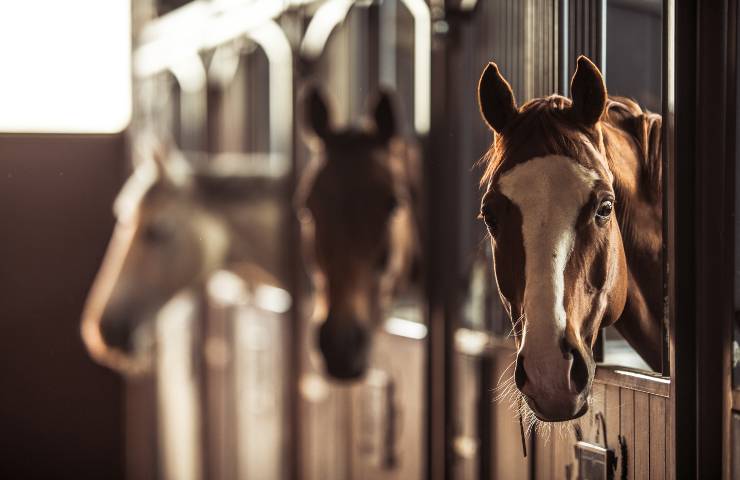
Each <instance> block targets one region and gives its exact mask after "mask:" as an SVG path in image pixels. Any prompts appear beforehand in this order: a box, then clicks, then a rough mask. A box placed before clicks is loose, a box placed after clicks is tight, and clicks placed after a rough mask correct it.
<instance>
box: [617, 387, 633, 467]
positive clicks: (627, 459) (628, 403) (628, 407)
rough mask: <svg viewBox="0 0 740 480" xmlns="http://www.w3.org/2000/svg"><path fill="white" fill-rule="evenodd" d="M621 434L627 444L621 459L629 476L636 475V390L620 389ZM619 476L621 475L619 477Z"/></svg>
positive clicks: (620, 461)
mask: <svg viewBox="0 0 740 480" xmlns="http://www.w3.org/2000/svg"><path fill="white" fill-rule="evenodd" d="M619 404H620V412H619V434H620V435H621V436H622V441H623V442H624V444H625V447H626V448H625V451H626V455H625V456H624V458H620V459H619V463H620V464H621V467H620V468H622V469H623V470H622V471H623V472H625V471H626V473H627V478H637V477H635V392H634V391H632V390H629V389H626V388H620V389H619ZM617 478H619V477H617Z"/></svg>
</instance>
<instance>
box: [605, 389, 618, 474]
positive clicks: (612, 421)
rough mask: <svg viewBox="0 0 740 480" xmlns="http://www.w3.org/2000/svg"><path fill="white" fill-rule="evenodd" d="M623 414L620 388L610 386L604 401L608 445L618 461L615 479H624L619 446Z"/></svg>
mask: <svg viewBox="0 0 740 480" xmlns="http://www.w3.org/2000/svg"><path fill="white" fill-rule="evenodd" d="M621 412H622V402H621V399H620V388H619V387H617V386H616V385H608V386H607V387H606V396H605V399H604V417H605V420H606V445H607V447H608V448H611V449H612V450H614V454H615V456H616V459H617V466H616V467H617V468H616V471H615V474H614V478H622V452H621V449H620V445H619V437H620V433H621V432H620V422H621Z"/></svg>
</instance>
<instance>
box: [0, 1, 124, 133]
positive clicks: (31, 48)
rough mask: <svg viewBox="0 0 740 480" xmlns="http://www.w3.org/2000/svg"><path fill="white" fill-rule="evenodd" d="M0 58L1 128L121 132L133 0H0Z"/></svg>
mask: <svg viewBox="0 0 740 480" xmlns="http://www.w3.org/2000/svg"><path fill="white" fill-rule="evenodd" d="M0 65H2V73H1V74H0V132H49V133H115V132H120V131H121V130H123V129H124V128H126V126H127V125H128V123H129V120H130V118H131V0H105V1H101V0H64V1H60V0H22V1H8V2H0Z"/></svg>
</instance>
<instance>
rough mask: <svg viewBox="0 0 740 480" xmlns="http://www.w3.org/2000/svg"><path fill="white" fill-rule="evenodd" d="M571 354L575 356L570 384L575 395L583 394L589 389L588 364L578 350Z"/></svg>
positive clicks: (572, 351)
mask: <svg viewBox="0 0 740 480" xmlns="http://www.w3.org/2000/svg"><path fill="white" fill-rule="evenodd" d="M570 354H571V355H572V356H573V363H572V364H571V367H570V382H571V385H572V387H573V390H574V391H575V393H581V392H582V391H584V390H585V389H586V387H588V364H587V363H586V360H585V359H584V358H583V355H581V353H580V352H579V351H578V350H577V349H575V348H574V349H572V350H571V351H570Z"/></svg>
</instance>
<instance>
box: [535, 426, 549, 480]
mask: <svg viewBox="0 0 740 480" xmlns="http://www.w3.org/2000/svg"><path fill="white" fill-rule="evenodd" d="M532 443H533V444H534V455H532V462H533V471H534V475H533V478H534V480H552V479H554V477H553V475H552V474H553V470H552V469H553V463H552V452H553V440H552V438H548V437H547V436H545V435H538V436H536V437H534V438H533V442H532Z"/></svg>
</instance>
